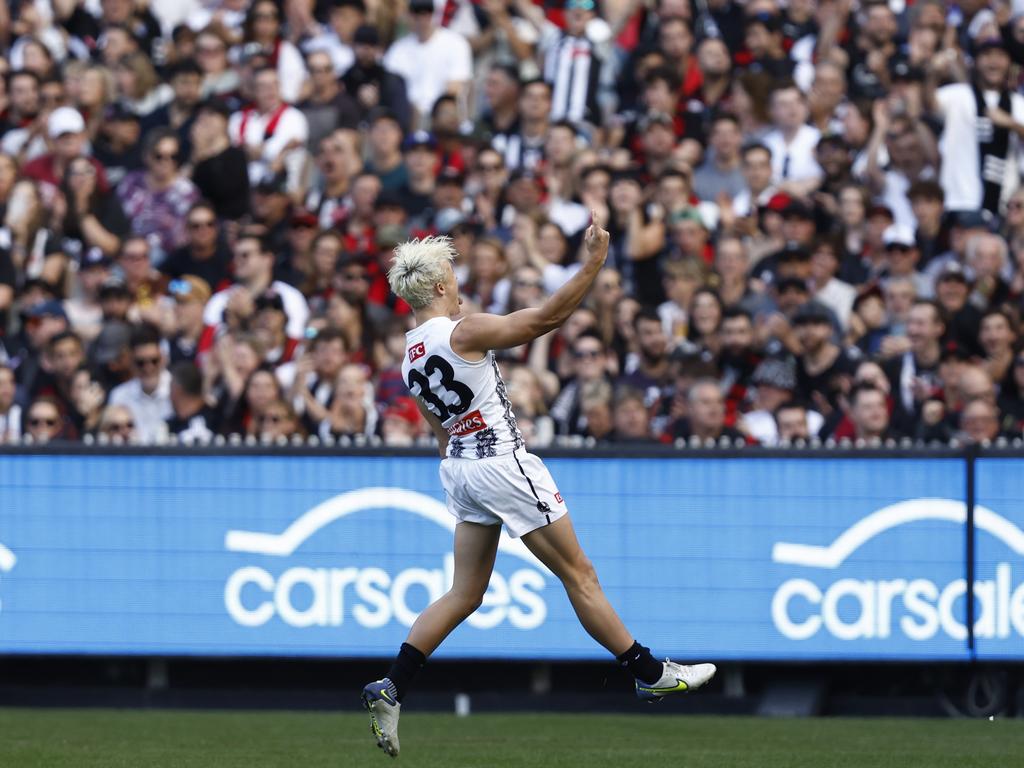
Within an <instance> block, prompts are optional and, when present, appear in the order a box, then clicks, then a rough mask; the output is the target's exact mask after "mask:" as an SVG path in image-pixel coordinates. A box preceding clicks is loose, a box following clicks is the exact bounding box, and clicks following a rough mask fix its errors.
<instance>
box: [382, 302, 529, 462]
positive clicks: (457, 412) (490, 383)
mask: <svg viewBox="0 0 1024 768" xmlns="http://www.w3.org/2000/svg"><path fill="white" fill-rule="evenodd" d="M458 323H459V321H458V320H451V319H450V318H447V317H435V318H431V319H430V320H428V321H427V322H425V323H423V324H422V325H420V326H417V327H416V328H414V329H413V330H411V331H409V332H408V333H407V334H406V335H405V336H406V355H405V359H404V360H403V361H402V378H403V379H405V383H406V384H407V385H408V387H409V391H410V392H412V394H413V395H414V396H415V397H417V398H419V400H421V401H422V402H423V404H424V405H425V406H426V408H427V410H429V411H430V412H431V413H432V414H434V415H435V416H437V418H438V419H440V421H441V425H442V426H443V427H444V428H445V429H446V430H447V432H448V436H449V437H448V455H449V456H450V457H451V458H467V459H468V458H476V459H485V458H488V457H490V456H499V455H501V454H505V453H511V452H512V451H514V450H515V449H516V448H521V447H523V436H522V435H521V434H520V432H519V427H518V426H517V425H516V417H515V415H513V413H512V404H511V403H510V402H509V399H508V392H507V391H506V389H505V382H503V381H502V380H501V374H500V372H499V371H498V364H497V363H496V362H495V361H494V354H493V353H491V352H488V353H487V354H486V355H485V356H484V358H483V359H482V360H478V361H475V362H474V361H469V360H465V359H463V358H462V357H460V356H459V355H457V354H455V352H454V351H453V350H452V347H451V336H452V331H454V330H455V326H456V325H458Z"/></svg>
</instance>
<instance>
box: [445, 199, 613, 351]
mask: <svg viewBox="0 0 1024 768" xmlns="http://www.w3.org/2000/svg"><path fill="white" fill-rule="evenodd" d="M593 219H594V214H593V212H591V224H590V226H589V227H588V228H587V233H586V237H585V238H584V243H585V245H586V252H587V256H586V261H585V262H584V264H583V267H582V268H581V269H580V270H579V271H578V272H577V273H576V274H575V275H573V276H572V278H571V279H570V280H569V282H567V283H566V284H565V285H563V286H562V287H561V288H559V289H558V290H557V291H555V292H554V293H553V294H551V296H550V297H549V298H548V300H547V301H545V302H544V303H543V304H542V305H541V306H539V307H531V308H529V309H521V310H519V311H518V312H513V313H512V314H510V315H489V314H485V313H475V314H472V315H467V316H466V317H465V319H463V321H462V322H461V323H459V324H458V325H457V326H455V330H454V331H452V337H451V345H452V350H453V351H454V352H455V353H456V354H460V355H461V354H465V353H466V352H486V351H487V350H489V349H511V348H512V347H518V346H520V345H522V344H528V343H529V342H531V341H533V340H534V339H536V338H539V337H540V336H543V335H544V334H545V333H549V332H550V331H553V330H555V329H556V328H559V327H560V326H561V325H562V323H564V322H565V321H566V320H567V319H568V318H569V315H571V314H572V313H573V310H575V309H576V307H578V306H579V305H580V302H581V301H583V297H584V296H586V295H587V292H588V291H589V290H590V286H591V285H592V284H593V282H594V278H596V277H597V274H598V273H599V272H600V271H601V267H603V266H604V262H605V259H606V258H608V232H607V231H605V230H604V229H602V228H601V227H599V226H598V225H597V224H596V223H594V221H593Z"/></svg>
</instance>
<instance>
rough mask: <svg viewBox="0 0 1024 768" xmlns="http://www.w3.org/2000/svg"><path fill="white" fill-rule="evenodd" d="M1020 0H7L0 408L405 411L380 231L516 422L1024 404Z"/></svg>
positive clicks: (729, 425) (26, 415)
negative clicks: (595, 271)
mask: <svg viewBox="0 0 1024 768" xmlns="http://www.w3.org/2000/svg"><path fill="white" fill-rule="evenodd" d="M1021 63H1024V3H1021V2H1018V0H1014V1H1013V2H1006V1H1004V0H998V1H994V2H986V0H960V1H959V2H955V3H954V2H943V1H942V0H916V1H915V2H913V3H905V2H904V0H821V2H815V1H814V0H747V1H746V2H738V1H736V0H695V1H694V2H691V0H650V1H649V2H648V1H645V0H600V2H598V0H544V2H543V3H534V2H532V0H479V1H477V0H472V1H470V0H436V2H435V0H409V3H408V5H406V4H405V3H404V2H400V3H395V2H393V0H284V1H283V3H278V2H277V1H276V0H219V1H218V0H148V1H147V0H8V2H4V3H0V74H2V77H0V224H2V228H0V443H4V442H6V443H12V442H18V441H21V440H26V439H27V440H31V441H33V442H36V443H42V442H47V441H51V440H83V439H87V438H89V437H90V436H91V437H92V438H99V439H109V440H112V441H124V442H139V443H144V444H148V443H156V442H161V441H164V440H166V439H168V438H169V436H172V435H176V436H177V438H178V439H179V440H182V441H191V440H195V441H202V440H208V439H210V438H211V437H212V436H214V435H233V434H238V435H252V436H256V437H259V438H271V439H279V438H281V437H282V436H283V437H286V438H293V437H295V436H306V435H317V436H319V437H320V438H321V439H324V440H326V439H329V438H331V437H333V438H336V439H337V438H340V437H342V436H349V437H352V436H357V435H365V436H370V435H376V436H379V437H381V438H383V441H384V442H385V443H386V444H388V445H396V446H400V445H408V444H410V443H412V442H414V441H416V440H417V439H418V438H421V437H424V436H425V435H427V434H429V430H427V429H426V428H425V424H424V423H423V420H422V418H421V417H420V415H419V413H418V411H417V408H416V407H415V404H414V402H413V401H412V400H411V399H410V397H409V394H408V392H407V390H406V387H405V384H404V382H402V380H401V373H400V366H401V360H402V356H403V355H404V354H405V340H404V333H405V331H406V330H407V329H408V328H409V327H410V321H411V317H412V316H411V313H410V310H409V307H408V306H406V305H405V304H404V303H403V302H402V301H401V300H398V299H397V298H396V297H395V296H394V295H393V294H391V292H390V291H389V288H388V284H387V279H386V271H387V268H388V262H389V259H390V256H391V249H392V248H393V246H394V245H395V244H397V243H399V242H402V241H404V240H406V239H408V238H410V237H416V236H422V235H426V234H444V235H449V236H450V237H451V238H452V240H453V243H454V246H455V249H456V250H457V252H458V254H459V260H458V262H457V264H456V267H457V273H458V275H459V277H460V281H461V285H462V287H463V290H464V292H465V296H464V304H463V306H464V308H465V309H466V310H467V311H468V310H485V311H488V312H496V313H507V312H512V311H515V310H517V309H520V308H523V307H530V306H536V305H538V304H539V303H540V302H542V301H544V299H545V297H546V296H548V295H549V294H551V293H552V292H553V291H555V290H556V289H557V288H558V287H559V285H561V284H562V283H563V282H564V281H566V280H567V279H568V278H569V277H570V276H571V275H572V274H573V271H574V269H576V264H577V261H578V253H579V249H580V246H581V240H582V233H583V231H584V229H585V228H586V226H587V225H588V223H589V217H590V211H592V210H593V211H596V212H597V218H598V223H599V224H601V225H602V226H604V227H606V228H607V229H608V230H609V231H610V233H611V248H610V254H609V258H608V263H607V267H606V269H605V270H604V271H603V272H602V273H601V274H600V275H599V277H598V278H597V281H596V283H595V285H594V288H593V290H592V292H591V295H590V296H589V297H588V300H587V302H586V304H585V306H584V307H581V308H580V309H579V310H577V311H576V312H575V313H574V314H573V315H572V317H571V318H570V320H569V321H568V322H567V323H566V324H565V326H564V327H563V328H562V329H560V330H558V331H556V332H554V333H552V334H550V335H549V336H547V337H544V338H542V339H540V340H538V341H537V342H535V343H533V344H531V345H530V346H529V347H528V348H522V349H514V350H508V351H504V352H499V353H498V358H499V361H500V363H501V367H502V370H503V374H504V378H505V380H506V382H507V386H508V391H509V394H510V398H511V400H512V402H513V404H514V406H515V409H516V412H517V414H518V416H519V424H520V427H521V428H522V430H523V432H524V435H525V437H526V440H527V442H528V443H529V444H531V445H534V446H543V445H545V444H548V443H550V442H551V441H552V440H553V439H554V438H555V437H557V436H560V435H579V436H584V437H588V438H593V439H595V440H597V441H613V442H617V443H638V442H656V441H662V442H674V441H676V440H677V439H680V438H682V439H685V440H692V439H693V438H697V439H699V440H700V441H707V440H715V441H720V440H721V439H722V438H725V439H726V440H728V441H730V442H735V441H743V442H745V443H749V444H761V445H767V446H771V445H776V444H778V443H779V442H780V441H793V440H798V439H801V438H804V439H807V438H811V437H820V438H822V439H826V438H835V439H842V438H851V439H855V440H856V439H864V440H868V441H871V440H876V439H882V440H885V439H888V438H911V439H914V440H924V441H940V442H949V441H951V440H958V441H961V442H984V441H986V440H995V439H997V438H999V437H1009V438H1012V437H1019V436H1021V434H1022V425H1024V349H1022V343H1021V342H1022V341H1024V340H1022V339H1021V331H1022V327H1021V316H1020V315H1021V309H1022V301H1024V188H1022V187H1021V184H1020V181H1021V160H1022V157H1024V156H1022V149H1024V148H1022V146H1021V137H1022V136H1024V98H1022V96H1021V94H1020V89H1019V85H1020V82H1021V80H1020V75H1021V72H1020V68H1019V65H1020V64H1021Z"/></svg>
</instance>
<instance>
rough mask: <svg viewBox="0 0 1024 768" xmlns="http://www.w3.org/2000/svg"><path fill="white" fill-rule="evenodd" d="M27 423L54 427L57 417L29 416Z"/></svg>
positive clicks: (32, 425)
mask: <svg viewBox="0 0 1024 768" xmlns="http://www.w3.org/2000/svg"><path fill="white" fill-rule="evenodd" d="M28 423H29V426H30V427H56V426H57V419H49V418H46V417H45V416H30V417H29V420H28Z"/></svg>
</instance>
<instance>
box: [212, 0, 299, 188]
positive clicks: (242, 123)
mask: <svg viewBox="0 0 1024 768" xmlns="http://www.w3.org/2000/svg"><path fill="white" fill-rule="evenodd" d="M265 5H266V4H265ZM252 85H253V95H254V97H255V98H254V101H253V105H252V106H248V107H244V108H242V109H240V110H239V111H238V112H235V113H234V114H233V115H231V119H230V120H229V121H228V136H229V137H230V138H231V141H232V143H234V144H235V146H238V147H241V148H242V149H243V150H245V153H246V155H247V156H248V158H249V181H250V183H252V184H256V183H257V182H258V181H259V180H260V178H262V177H263V176H264V175H265V174H266V173H267V171H268V170H270V171H272V172H277V171H278V170H287V171H288V175H289V178H293V179H297V178H298V173H299V171H300V170H301V166H302V165H303V161H304V159H305V154H304V153H303V152H301V150H302V149H303V148H304V147H305V146H306V143H307V141H308V140H309V123H308V122H307V121H306V116H305V115H303V114H302V112H300V111H299V110H298V109H296V108H295V107H293V106H291V105H290V104H288V103H287V102H286V101H285V100H284V99H283V98H282V95H281V93H282V89H281V81H280V76H279V75H278V73H277V70H276V69H274V68H273V67H270V66H262V67H259V68H257V69H256V70H255V71H254V72H253V76H252Z"/></svg>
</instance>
